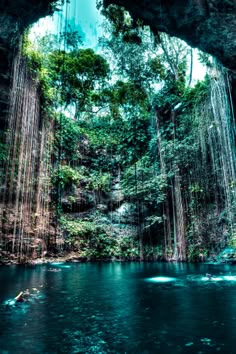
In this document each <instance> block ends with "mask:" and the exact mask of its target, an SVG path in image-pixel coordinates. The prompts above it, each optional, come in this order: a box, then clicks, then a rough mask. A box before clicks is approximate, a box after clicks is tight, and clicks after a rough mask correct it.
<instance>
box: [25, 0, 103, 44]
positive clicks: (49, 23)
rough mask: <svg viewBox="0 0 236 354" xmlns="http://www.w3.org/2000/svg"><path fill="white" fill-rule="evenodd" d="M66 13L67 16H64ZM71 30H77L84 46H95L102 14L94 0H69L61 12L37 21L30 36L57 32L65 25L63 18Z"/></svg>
mask: <svg viewBox="0 0 236 354" xmlns="http://www.w3.org/2000/svg"><path fill="white" fill-rule="evenodd" d="M66 14H67V16H66ZM66 17H67V23H68V25H70V27H71V28H72V30H73V31H78V32H79V34H80V35H81V37H82V40H83V43H84V46H85V47H93V48H96V46H97V41H98V38H99V37H100V36H101V34H102V28H101V22H102V16H101V15H100V13H99V11H98V10H97V8H96V0H71V1H70V3H69V4H67V5H66V4H65V5H64V8H63V11H62V12H61V13H55V14H54V15H53V16H48V17H46V18H43V19H41V20H40V21H39V22H37V23H36V24H35V25H34V26H33V28H32V31H31V36H32V38H33V37H34V36H38V35H40V36H41V35H44V34H45V33H47V32H50V33H59V32H60V31H61V30H62V31H63V29H64V27H65V18H66Z"/></svg>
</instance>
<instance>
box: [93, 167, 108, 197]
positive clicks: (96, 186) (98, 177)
mask: <svg viewBox="0 0 236 354" xmlns="http://www.w3.org/2000/svg"><path fill="white" fill-rule="evenodd" d="M87 181H88V184H87V188H88V189H91V190H93V191H102V192H109V191H110V187H111V175H110V173H102V172H101V171H100V172H98V171H94V170H90V171H89V177H88V180H87Z"/></svg>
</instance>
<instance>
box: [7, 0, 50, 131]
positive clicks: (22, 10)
mask: <svg viewBox="0 0 236 354" xmlns="http://www.w3.org/2000/svg"><path fill="white" fill-rule="evenodd" d="M55 3H56V1H55V0H40V1H38V0H18V1H15V0H0V58H1V59H0V131H1V130H3V129H4V127H5V124H6V119H7V111H8V104H9V97H8V96H9V88H10V75H11V65H12V59H13V57H14V55H15V53H16V51H17V48H18V46H19V41H20V36H21V35H22V33H23V31H24V30H25V29H26V28H27V27H28V26H29V25H30V24H32V23H34V22H36V21H37V20H38V19H40V18H41V17H44V16H46V15H49V14H50V13H52V12H53V9H54V6H55Z"/></svg>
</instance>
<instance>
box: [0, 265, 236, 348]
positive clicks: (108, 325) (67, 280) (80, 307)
mask: <svg viewBox="0 0 236 354" xmlns="http://www.w3.org/2000/svg"><path fill="white" fill-rule="evenodd" d="M58 270H60V271H58ZM206 274H210V275H211V277H210V278H209V277H208V276H205V275H206ZM234 274H236V267H235V266H231V267H229V266H228V265H227V266H222V265H221V266H220V265H217V266H214V265H210V264H208V265H204V264H201V265H191V264H175V263H171V264H167V263H127V264H126V263H124V264H120V263H108V264H96V263H94V264H73V263H72V264H61V263H51V264H49V265H38V266H34V267H33V266H31V267H29V266H28V267H23V266H12V267H2V268H0V284H1V292H0V304H1V305H0V318H1V321H0V353H1V354H2V353H4V354H12V353H14V354H18V353H19V354H21V353H33V354H41V353H44V354H46V353H48V354H51V353H99V354H102V353H122V354H123V353H141V354H148V353H166V354H169V353H171V354H173V353H199V354H200V353H218V352H220V353H227V354H228V353H235V343H234V336H235V331H236V297H235V293H236V275H234ZM2 284H4V287H3V286H2ZM26 289H29V291H30V293H31V296H30V297H29V300H28V301H25V302H23V303H19V304H16V305H14V306H9V305H7V306H6V301H7V300H8V299H10V300H11V299H14V297H15V296H16V295H17V294H18V293H19V292H20V291H21V290H26Z"/></svg>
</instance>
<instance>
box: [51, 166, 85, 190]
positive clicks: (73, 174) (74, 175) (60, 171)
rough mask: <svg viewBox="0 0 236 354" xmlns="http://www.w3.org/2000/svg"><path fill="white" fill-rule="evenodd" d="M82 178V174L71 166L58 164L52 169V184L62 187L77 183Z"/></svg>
mask: <svg viewBox="0 0 236 354" xmlns="http://www.w3.org/2000/svg"><path fill="white" fill-rule="evenodd" d="M83 178H84V177H83V175H81V173H80V172H79V171H76V170H75V169H73V168H72V167H70V166H59V167H58V168H57V169H56V170H54V173H53V176H52V183H53V185H54V186H59V185H60V186H61V187H62V188H65V187H67V186H69V185H71V184H76V185H78V184H79V182H80V181H81V180H82V179H83Z"/></svg>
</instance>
